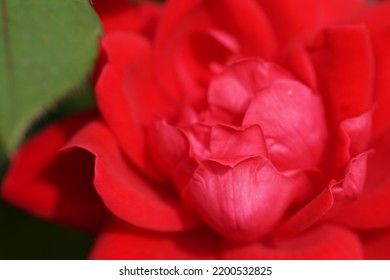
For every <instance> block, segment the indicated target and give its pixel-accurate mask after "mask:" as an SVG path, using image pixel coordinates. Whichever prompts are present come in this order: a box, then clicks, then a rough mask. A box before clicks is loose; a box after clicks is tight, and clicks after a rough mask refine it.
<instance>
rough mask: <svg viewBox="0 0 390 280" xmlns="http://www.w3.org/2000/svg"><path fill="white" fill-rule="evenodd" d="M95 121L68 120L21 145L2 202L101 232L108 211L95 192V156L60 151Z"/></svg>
mask: <svg viewBox="0 0 390 280" xmlns="http://www.w3.org/2000/svg"><path fill="white" fill-rule="evenodd" d="M91 117H92V115H91V114H82V115H76V116H73V117H70V118H67V119H64V120H62V121H60V122H58V123H55V124H53V125H51V126H49V127H48V128H46V129H45V130H43V131H42V132H41V133H39V134H37V135H36V136H34V137H33V138H31V139H30V140H29V141H28V142H27V143H26V144H25V145H23V146H22V147H21V148H20V150H19V151H18V153H17V154H16V155H15V157H14V158H13V160H12V164H11V167H10V169H9V170H8V174H7V176H6V178H5V180H4V186H3V188H2V194H3V196H4V199H6V200H7V201H9V202H11V203H12V204H15V205H16V206H18V207H20V208H23V209H24V210H25V211H27V212H30V213H32V214H34V215H37V216H39V217H41V218H44V219H47V220H53V221H55V222H59V223H61V224H65V225H67V226H71V227H75V228H78V229H82V230H86V231H91V232H94V231H97V230H98V229H99V228H100V226H101V223H102V222H103V221H104V220H105V217H106V215H107V211H106V209H105V207H104V205H103V204H102V202H101V200H100V198H99V197H98V196H97V194H96V192H95V190H94V188H93V158H92V157H90V155H88V154H87V153H84V152H81V151H74V152H70V153H58V151H59V149H61V148H62V147H63V146H64V145H65V144H66V142H67V141H68V139H69V138H70V137H72V135H73V134H74V133H76V131H77V130H78V129H80V127H81V126H83V125H84V124H85V123H86V122H87V121H89V120H90V119H91Z"/></svg>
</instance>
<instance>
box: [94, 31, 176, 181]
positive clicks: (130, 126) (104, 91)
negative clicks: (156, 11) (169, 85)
mask: <svg viewBox="0 0 390 280" xmlns="http://www.w3.org/2000/svg"><path fill="white" fill-rule="evenodd" d="M102 46H103V49H104V50H105V51H106V53H107V56H108V64H107V65H106V66H105V67H104V68H103V70H102V73H101V76H100V78H99V81H98V83H97V85H96V99H97V105H98V107H99V111H100V113H101V114H102V116H103V118H104V120H105V122H106V123H107V124H108V126H109V127H110V129H111V130H112V132H113V133H114V135H115V136H116V139H118V141H119V144H120V145H121V147H122V149H123V150H124V152H125V153H126V155H127V156H128V157H129V159H131V161H132V162H133V163H135V164H136V165H137V166H138V167H139V168H141V169H142V170H143V171H144V172H145V173H146V174H148V175H150V176H153V177H157V176H158V175H156V174H154V173H155V172H153V169H152V168H150V166H149V162H148V159H147V157H146V153H145V143H146V138H145V135H144V131H143V129H144V126H146V125H149V124H151V122H152V121H153V120H154V117H155V116H156V115H158V114H160V113H161V114H163V113H164V114H165V113H167V110H168V111H169V109H168V108H170V107H173V108H174V106H168V105H167V104H166V103H165V101H164V100H163V99H162V98H161V96H159V94H158V93H157V92H156V89H155V87H154V83H153V82H151V80H152V76H151V73H150V63H151V61H150V46H149V44H148V42H147V41H145V40H144V39H143V38H142V37H140V36H137V35H124V34H111V35H107V36H105V37H104V38H103V39H102Z"/></svg>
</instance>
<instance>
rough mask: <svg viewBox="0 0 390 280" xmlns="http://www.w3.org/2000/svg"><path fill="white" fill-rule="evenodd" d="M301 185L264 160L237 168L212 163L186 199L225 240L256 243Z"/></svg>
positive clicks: (201, 168)
mask: <svg viewBox="0 0 390 280" xmlns="http://www.w3.org/2000/svg"><path fill="white" fill-rule="evenodd" d="M299 183H300V182H295V181H294V180H293V179H291V178H288V177H285V176H283V175H282V174H281V173H279V172H278V171H277V170H276V169H275V168H274V167H273V166H272V164H271V163H270V162H269V161H267V160H266V159H264V158H261V157H254V158H249V159H245V160H243V161H242V162H240V163H238V164H236V165H235V166H226V165H223V164H221V163H219V162H216V161H211V160H210V161H204V162H203V163H202V164H201V165H199V167H198V168H197V170H196V171H195V173H194V177H193V179H192V180H191V181H190V182H189V184H188V185H187V186H186V188H185V189H184V190H183V198H184V200H185V201H186V202H188V203H189V204H190V205H192V207H194V208H195V209H196V210H197V212H198V213H199V215H200V216H201V217H202V218H203V219H204V220H205V221H206V222H207V223H208V224H209V225H210V227H212V228H213V229H215V230H216V231H218V232H219V233H221V234H222V235H223V236H225V237H227V238H229V239H233V240H236V241H253V240H256V239H258V238H260V237H261V236H264V235H265V234H267V233H268V232H269V231H271V230H272V229H273V228H274V227H275V225H276V224H277V223H278V222H279V221H280V219H281V218H282V216H283V214H284V213H285V211H286V209H287V208H288V207H289V205H290V203H291V202H292V201H293V200H294V198H295V191H297V189H298V185H299Z"/></svg>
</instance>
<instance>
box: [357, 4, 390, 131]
mask: <svg viewBox="0 0 390 280" xmlns="http://www.w3.org/2000/svg"><path fill="white" fill-rule="evenodd" d="M366 11H367V13H365V14H364V15H362V16H361V17H360V19H359V20H357V22H359V23H360V22H362V23H364V24H365V25H366V26H367V27H368V30H369V32H370V38H371V39H372V43H373V49H374V56H375V99H376V100H375V101H376V102H375V106H376V107H375V111H374V122H373V134H374V136H375V137H376V136H379V135H380V134H381V133H382V132H383V131H385V130H386V129H387V128H389V119H390V94H389V92H390V83H389V80H390V71H389V68H390V55H389V51H388V49H389V48H388V46H389V45H390V24H389V20H388V19H389V18H390V3H383V4H380V5H372V6H371V9H366Z"/></svg>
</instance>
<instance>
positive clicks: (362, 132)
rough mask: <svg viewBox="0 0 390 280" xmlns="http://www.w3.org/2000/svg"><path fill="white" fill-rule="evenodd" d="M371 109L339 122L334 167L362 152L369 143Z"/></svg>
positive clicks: (345, 162) (344, 163)
mask: <svg viewBox="0 0 390 280" xmlns="http://www.w3.org/2000/svg"><path fill="white" fill-rule="evenodd" d="M371 124H372V111H369V112H367V113H364V114H362V115H360V116H357V117H355V118H349V119H345V120H343V121H342V122H341V123H340V126H339V131H338V139H337V151H336V157H337V160H336V162H333V163H332V165H333V166H334V169H335V170H337V168H340V167H343V166H345V165H346V164H347V163H348V162H349V161H350V160H351V158H352V157H354V156H356V155H358V154H360V153H362V152H364V151H365V150H366V149H367V146H368V144H369V143H370V140H371V138H370V136H371V135H370V132H371V126H372V125H371Z"/></svg>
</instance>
